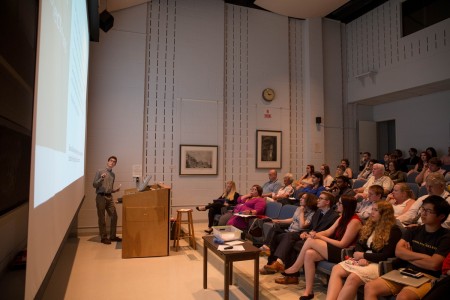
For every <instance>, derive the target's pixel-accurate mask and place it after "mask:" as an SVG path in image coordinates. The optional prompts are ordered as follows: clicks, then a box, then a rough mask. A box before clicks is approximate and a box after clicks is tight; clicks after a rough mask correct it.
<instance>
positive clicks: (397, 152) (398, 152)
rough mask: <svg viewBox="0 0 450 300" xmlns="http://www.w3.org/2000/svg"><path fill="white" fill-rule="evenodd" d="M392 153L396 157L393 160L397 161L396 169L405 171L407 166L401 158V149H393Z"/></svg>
mask: <svg viewBox="0 0 450 300" xmlns="http://www.w3.org/2000/svg"><path fill="white" fill-rule="evenodd" d="M394 154H395V156H396V157H397V158H396V160H395V161H396V162H397V170H399V171H402V172H407V171H408V167H407V166H406V163H405V159H404V158H403V151H402V150H400V149H395V150H394Z"/></svg>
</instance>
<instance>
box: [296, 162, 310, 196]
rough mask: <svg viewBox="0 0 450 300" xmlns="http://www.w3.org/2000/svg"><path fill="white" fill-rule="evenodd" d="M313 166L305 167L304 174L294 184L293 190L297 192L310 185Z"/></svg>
mask: <svg viewBox="0 0 450 300" xmlns="http://www.w3.org/2000/svg"><path fill="white" fill-rule="evenodd" d="M313 173H314V166H313V165H306V173H305V175H303V176H302V177H300V179H299V180H297V182H296V183H295V189H296V190H299V189H302V188H304V187H307V186H309V185H311V184H312V174H313Z"/></svg>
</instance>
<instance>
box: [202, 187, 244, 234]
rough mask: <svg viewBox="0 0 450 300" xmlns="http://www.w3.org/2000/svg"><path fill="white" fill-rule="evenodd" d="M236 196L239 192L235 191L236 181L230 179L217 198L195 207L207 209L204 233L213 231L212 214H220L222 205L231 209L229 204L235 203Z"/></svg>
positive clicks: (237, 196)
mask: <svg viewBox="0 0 450 300" xmlns="http://www.w3.org/2000/svg"><path fill="white" fill-rule="evenodd" d="M238 198H239V193H238V192H236V183H234V181H231V180H230V181H227V182H226V184H225V191H224V192H223V193H222V195H221V196H220V197H219V198H217V199H215V200H213V202H211V203H209V204H208V205H205V206H197V207H196V209H197V210H198V211H205V210H208V229H206V230H205V232H206V233H211V232H212V231H213V229H212V228H211V227H212V226H213V223H214V216H215V215H220V214H221V213H222V208H223V207H229V208H230V209H232V207H231V206H234V205H236V203H237V199H238Z"/></svg>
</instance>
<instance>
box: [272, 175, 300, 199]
mask: <svg viewBox="0 0 450 300" xmlns="http://www.w3.org/2000/svg"><path fill="white" fill-rule="evenodd" d="M293 182H294V176H293V175H292V174H291V173H286V175H284V177H283V183H284V185H283V186H281V188H280V189H279V190H278V192H276V193H272V195H271V196H269V197H267V198H266V200H267V201H272V202H273V201H278V202H282V203H283V204H288V202H287V201H283V200H289V199H288V198H289V197H290V196H291V195H292V194H293V193H294V188H293V187H292V183H293Z"/></svg>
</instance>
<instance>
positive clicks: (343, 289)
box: [326, 201, 402, 300]
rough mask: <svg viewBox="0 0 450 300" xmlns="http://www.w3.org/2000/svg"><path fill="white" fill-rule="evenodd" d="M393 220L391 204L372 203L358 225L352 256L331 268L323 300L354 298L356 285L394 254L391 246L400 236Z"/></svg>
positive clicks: (382, 202)
mask: <svg viewBox="0 0 450 300" xmlns="http://www.w3.org/2000/svg"><path fill="white" fill-rule="evenodd" d="M395 222H396V220H395V217H394V210H393V208H392V205H390V204H389V203H388V202H386V201H377V202H375V203H374V204H373V209H372V213H371V214H370V218H369V219H368V220H367V222H366V223H365V224H364V226H363V227H362V228H361V231H360V235H359V239H358V242H357V243H356V247H355V251H354V252H353V256H352V257H349V258H347V259H346V260H345V261H343V262H340V263H339V264H338V265H336V266H334V267H333V271H332V272H331V276H330V281H329V282H328V291H327V298H326V299H327V300H335V299H338V298H339V299H355V298H356V293H357V290H358V287H360V286H361V285H364V284H365V283H367V282H368V281H370V280H374V279H376V278H378V277H379V276H380V275H381V274H379V271H378V263H379V262H380V261H384V260H387V259H388V258H391V257H394V256H395V246H396V244H397V242H398V241H399V240H400V238H401V237H402V232H401V230H400V229H399V228H398V226H397V225H396V224H395ZM345 278H347V279H346V280H345V283H344V282H343V280H344V279H345Z"/></svg>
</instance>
